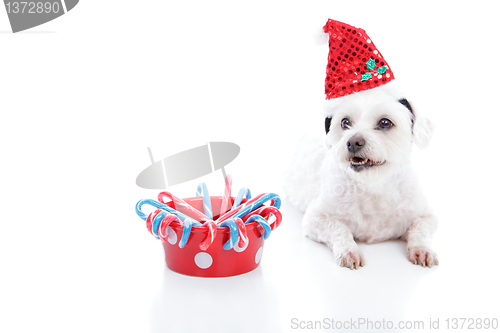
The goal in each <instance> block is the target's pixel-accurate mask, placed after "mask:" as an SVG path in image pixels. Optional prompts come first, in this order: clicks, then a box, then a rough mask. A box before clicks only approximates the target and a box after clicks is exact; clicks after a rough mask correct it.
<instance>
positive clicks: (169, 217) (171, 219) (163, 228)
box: [158, 214, 182, 242]
mask: <svg viewBox="0 0 500 333" xmlns="http://www.w3.org/2000/svg"><path fill="white" fill-rule="evenodd" d="M174 221H177V222H179V223H182V221H181V220H180V219H179V218H178V217H177V216H175V215H174V214H169V215H167V216H165V217H164V218H163V220H161V222H160V228H158V236H160V239H161V240H162V241H165V242H166V241H167V240H168V235H167V234H166V232H167V227H168V226H169V225H170V223H172V222H174Z"/></svg>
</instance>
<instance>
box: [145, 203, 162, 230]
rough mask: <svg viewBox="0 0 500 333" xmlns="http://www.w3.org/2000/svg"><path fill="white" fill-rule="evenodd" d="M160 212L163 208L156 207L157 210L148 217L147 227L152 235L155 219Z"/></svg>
mask: <svg viewBox="0 0 500 333" xmlns="http://www.w3.org/2000/svg"><path fill="white" fill-rule="evenodd" d="M159 212H161V209H155V211H154V212H152V213H151V214H149V215H148V218H147V219H146V228H148V231H149V232H150V233H151V235H152V234H153V220H154V219H155V217H156V215H158V213H159Z"/></svg>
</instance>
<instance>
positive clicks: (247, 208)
mask: <svg viewBox="0 0 500 333" xmlns="http://www.w3.org/2000/svg"><path fill="white" fill-rule="evenodd" d="M269 200H273V201H274V203H273V206H274V207H276V208H277V209H279V208H280V207H281V199H280V196H279V195H277V194H276V193H266V194H264V195H263V196H262V197H260V198H259V199H257V200H256V201H255V202H253V203H251V204H248V205H247V203H244V204H243V208H242V209H241V210H240V211H239V212H238V213H236V214H235V215H234V217H240V218H242V217H243V216H245V215H247V214H248V213H250V212H251V211H253V210H255V209H257V208H259V207H260V206H262V205H263V204H264V203H265V202H267V201H269ZM244 205H247V206H244Z"/></svg>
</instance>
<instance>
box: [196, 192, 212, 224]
mask: <svg viewBox="0 0 500 333" xmlns="http://www.w3.org/2000/svg"><path fill="white" fill-rule="evenodd" d="M196 196H198V197H199V196H203V210H204V211H205V215H206V216H207V217H208V218H209V219H211V220H213V218H214V217H213V214H212V202H210V195H209V194H208V188H207V184H205V183H201V184H198V188H197V189H196Z"/></svg>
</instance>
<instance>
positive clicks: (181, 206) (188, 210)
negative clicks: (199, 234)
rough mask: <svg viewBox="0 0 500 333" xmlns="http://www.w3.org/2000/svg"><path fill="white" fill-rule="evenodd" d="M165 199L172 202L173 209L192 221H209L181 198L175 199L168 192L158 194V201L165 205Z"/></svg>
mask: <svg viewBox="0 0 500 333" xmlns="http://www.w3.org/2000/svg"><path fill="white" fill-rule="evenodd" d="M165 197H166V198H169V199H170V200H171V201H173V202H174V206H175V209H176V210H178V211H179V212H181V213H184V214H186V215H188V216H189V217H191V218H192V219H195V220H196V221H198V222H202V223H203V222H205V221H211V220H210V219H209V218H208V217H207V216H206V215H205V214H203V213H202V212H200V211H199V210H197V209H195V208H194V207H191V206H190V205H189V204H188V203H187V202H185V201H184V200H182V199H181V198H178V197H176V196H175V195H173V194H172V193H170V192H168V191H164V192H161V193H160V194H158V201H159V202H161V203H163V204H166V203H167V202H168V201H166V200H165Z"/></svg>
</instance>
